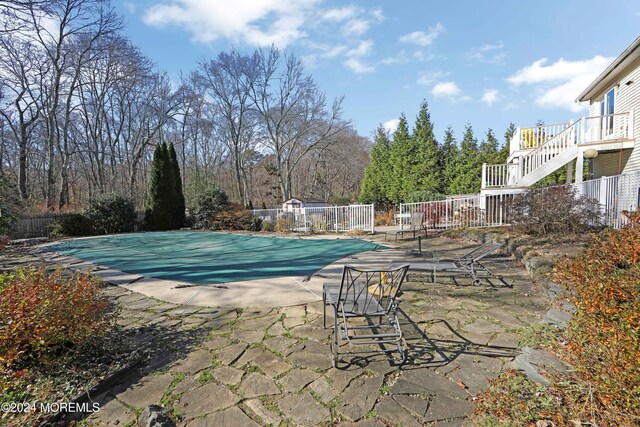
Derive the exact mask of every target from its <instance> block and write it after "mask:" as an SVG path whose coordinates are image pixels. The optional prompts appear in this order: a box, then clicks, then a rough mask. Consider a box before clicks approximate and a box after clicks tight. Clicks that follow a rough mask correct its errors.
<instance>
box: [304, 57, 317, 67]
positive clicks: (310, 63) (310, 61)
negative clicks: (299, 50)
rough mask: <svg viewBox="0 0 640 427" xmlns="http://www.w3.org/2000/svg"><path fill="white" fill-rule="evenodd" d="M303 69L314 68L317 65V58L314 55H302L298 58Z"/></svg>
mask: <svg viewBox="0 0 640 427" xmlns="http://www.w3.org/2000/svg"><path fill="white" fill-rule="evenodd" d="M300 59H301V60H302V63H303V64H304V66H305V68H310V69H313V68H316V67H317V63H318V57H317V56H316V55H304V56H302V57H301V58H300Z"/></svg>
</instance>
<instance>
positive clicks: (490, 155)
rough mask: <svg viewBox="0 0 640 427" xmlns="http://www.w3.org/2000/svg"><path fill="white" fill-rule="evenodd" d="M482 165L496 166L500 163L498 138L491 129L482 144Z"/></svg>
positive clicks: (480, 150)
mask: <svg viewBox="0 0 640 427" xmlns="http://www.w3.org/2000/svg"><path fill="white" fill-rule="evenodd" d="M479 152H480V163H486V164H488V165H496V164H498V163H500V152H499V151H498V138H496V135H495V134H494V133H493V130H492V129H491V128H489V130H487V134H486V139H485V140H484V141H482V144H480V149H479Z"/></svg>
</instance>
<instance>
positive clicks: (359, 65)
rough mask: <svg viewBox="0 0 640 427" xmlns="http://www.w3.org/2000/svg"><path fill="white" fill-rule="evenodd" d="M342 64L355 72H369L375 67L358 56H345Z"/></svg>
mask: <svg viewBox="0 0 640 427" xmlns="http://www.w3.org/2000/svg"><path fill="white" fill-rule="evenodd" d="M343 64H344V66H345V67H347V68H348V69H350V70H351V71H353V72H354V73H357V74H364V73H371V72H373V71H375V67H373V66H371V65H369V64H367V63H365V62H364V61H362V60H361V59H358V58H347V59H346V60H345V61H344V62H343Z"/></svg>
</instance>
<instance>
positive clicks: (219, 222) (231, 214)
mask: <svg viewBox="0 0 640 427" xmlns="http://www.w3.org/2000/svg"><path fill="white" fill-rule="evenodd" d="M209 228H211V229H212V230H249V231H260V229H261V228H262V219H260V218H258V217H256V216H253V214H252V213H251V211H248V210H246V209H244V208H242V206H240V205H230V206H229V208H228V209H227V210H225V211H222V212H218V213H217V214H215V215H214V216H213V218H212V219H211V221H210V225H209Z"/></svg>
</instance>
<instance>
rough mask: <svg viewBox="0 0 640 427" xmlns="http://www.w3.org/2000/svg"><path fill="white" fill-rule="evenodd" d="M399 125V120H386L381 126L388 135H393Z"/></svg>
mask: <svg viewBox="0 0 640 427" xmlns="http://www.w3.org/2000/svg"><path fill="white" fill-rule="evenodd" d="M399 124H400V119H391V120H387V121H386V122H384V123H383V124H382V127H383V128H384V129H385V130H386V131H387V132H389V133H393V132H395V131H396V129H398V125H399Z"/></svg>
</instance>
